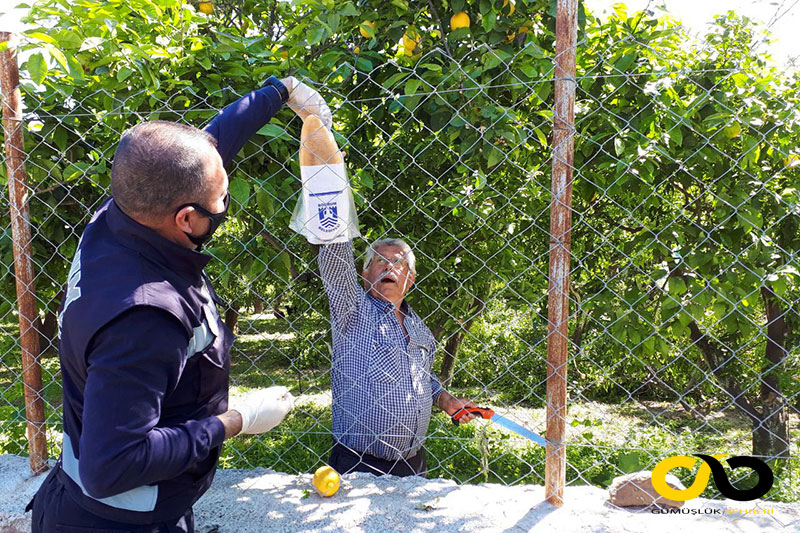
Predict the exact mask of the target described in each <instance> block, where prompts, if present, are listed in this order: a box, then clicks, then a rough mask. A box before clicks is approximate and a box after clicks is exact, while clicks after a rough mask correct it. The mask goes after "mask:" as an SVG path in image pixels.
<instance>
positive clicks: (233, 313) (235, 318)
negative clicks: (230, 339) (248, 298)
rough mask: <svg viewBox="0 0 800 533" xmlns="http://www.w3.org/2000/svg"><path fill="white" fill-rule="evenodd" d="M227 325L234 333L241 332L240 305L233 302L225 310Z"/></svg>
mask: <svg viewBox="0 0 800 533" xmlns="http://www.w3.org/2000/svg"><path fill="white" fill-rule="evenodd" d="M225 325H226V326H228V329H230V330H231V331H232V332H233V333H234V334H237V333H238V332H239V306H238V305H236V304H234V303H231V304H230V307H228V308H227V309H226V310H225Z"/></svg>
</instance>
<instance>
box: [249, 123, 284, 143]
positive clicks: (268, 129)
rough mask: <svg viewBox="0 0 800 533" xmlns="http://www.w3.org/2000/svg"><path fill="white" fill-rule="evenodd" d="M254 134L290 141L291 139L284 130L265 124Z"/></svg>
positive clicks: (275, 125)
mask: <svg viewBox="0 0 800 533" xmlns="http://www.w3.org/2000/svg"><path fill="white" fill-rule="evenodd" d="M256 133H257V134H258V135H263V136H264V137H270V138H274V139H286V140H291V137H289V134H288V133H286V130H285V129H284V128H282V127H281V126H278V125H277V124H266V125H264V126H263V127H262V128H261V129H260V130H258V131H257V132H256Z"/></svg>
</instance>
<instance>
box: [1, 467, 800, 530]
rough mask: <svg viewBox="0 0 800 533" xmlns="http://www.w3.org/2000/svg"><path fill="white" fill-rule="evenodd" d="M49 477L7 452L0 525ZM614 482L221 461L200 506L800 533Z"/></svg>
mask: <svg viewBox="0 0 800 533" xmlns="http://www.w3.org/2000/svg"><path fill="white" fill-rule="evenodd" d="M43 478H44V476H39V477H36V478H33V477H31V475H30V470H29V465H28V460H27V459H26V458H24V457H17V456H12V455H5V456H0V532H3V533H12V532H16V531H29V530H30V514H28V515H27V516H26V515H25V514H24V513H23V509H24V507H25V505H26V504H27V502H28V501H29V500H30V498H31V497H32V496H33V494H34V493H35V492H36V489H37V488H38V486H39V484H40V483H41V481H42V479H43ZM607 497H608V494H607V491H605V490H603V489H599V488H596V487H586V486H575V487H567V488H566V491H565V494H564V500H565V503H564V505H563V506H561V507H555V506H552V505H550V504H548V503H545V502H544V501H543V500H544V487H540V486H532V485H520V486H513V487H507V486H503V485H494V484H483V485H461V486H459V485H457V484H456V483H455V482H453V481H449V480H444V479H422V478H396V477H391V476H387V477H382V478H378V477H375V476H372V475H370V474H349V475H346V476H343V479H342V486H341V488H340V489H339V492H337V493H336V494H335V495H334V496H332V497H330V498H322V497H320V496H318V495H317V494H316V493H315V492H314V491H313V487H312V486H311V474H310V473H309V474H301V475H290V474H283V473H279V472H274V471H272V470H269V469H262V468H257V469H254V470H220V471H219V472H217V475H216V479H215V480H214V484H213V485H212V487H211V489H210V490H209V491H208V492H207V493H206V494H205V495H204V496H203V497H202V498H201V499H200V501H199V502H198V503H197V504H196V505H195V514H196V519H197V525H198V531H199V532H200V533H202V532H204V531H206V532H208V531H210V530H212V529H213V526H218V528H219V532H220V533H249V532H253V533H255V532H258V533H261V532H263V531H275V532H296V531H303V532H332V531H346V532H348V533H360V532H364V533H367V532H401V531H402V532H403V533H405V532H421V533H422V532H437V533H438V532H443V531H444V532H448V531H486V532H489V531H491V532H522V531H555V532H557V533H573V532H597V533H600V532H609V533H611V532H613V533H629V532H630V533H634V532H642V533H661V532H664V533H667V532H669V533H672V532H674V531H701V530H702V531H703V533H722V532H725V533H727V532H731V533H733V532H736V533H739V532H742V533H749V532H761V533H766V532H772V531H791V532H800V506H798V505H797V504H788V503H773V502H766V501H753V502H734V501H730V500H727V501H717V500H705V499H702V498H697V499H694V500H690V501H689V502H687V503H686V506H685V507H684V508H685V509H694V510H696V512H698V513H707V512H711V511H710V510H713V509H720V510H723V511H724V510H725V509H726V508H727V509H761V510H769V509H772V510H773V513H774V514H772V515H720V514H717V515H714V514H694V515H690V514H687V515H660V514H655V513H652V512H651V510H650V509H641V508H638V509H618V508H615V507H613V506H610V505H608V504H607V503H606V501H607Z"/></svg>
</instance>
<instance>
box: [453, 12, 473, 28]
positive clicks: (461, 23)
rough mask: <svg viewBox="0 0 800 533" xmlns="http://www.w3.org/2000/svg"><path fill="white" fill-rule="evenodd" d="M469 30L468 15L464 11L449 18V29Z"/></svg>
mask: <svg viewBox="0 0 800 533" xmlns="http://www.w3.org/2000/svg"><path fill="white" fill-rule="evenodd" d="M459 28H469V15H467V14H466V12H464V11H459V12H458V13H456V14H455V15H453V16H452V17H450V29H451V30H457V29H459Z"/></svg>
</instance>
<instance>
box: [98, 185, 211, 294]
mask: <svg viewBox="0 0 800 533" xmlns="http://www.w3.org/2000/svg"><path fill="white" fill-rule="evenodd" d="M107 206H108V212H107V214H106V220H107V221H108V227H109V229H110V230H111V233H112V234H114V236H115V237H117V239H119V241H120V242H121V243H122V244H123V245H124V246H127V247H129V248H132V249H134V250H136V251H137V252H139V253H141V254H142V255H144V256H145V257H147V258H148V259H151V260H152V261H155V262H156V263H159V264H161V265H163V266H165V267H167V268H169V269H171V270H174V271H176V272H178V273H180V274H183V275H184V276H186V277H187V278H189V279H190V280H192V281H193V282H199V281H200V280H201V278H202V274H203V269H204V268H205V266H206V265H207V264H208V262H209V261H211V256H210V255H208V254H204V253H201V252H197V251H195V250H190V249H189V248H186V247H184V246H181V245H180V244H178V243H175V242H172V241H171V240H169V239H166V238H164V237H162V236H161V235H159V234H158V233H156V232H155V230H153V229H151V228H148V227H147V226H144V225H142V224H140V223H138V222H136V221H135V220H133V219H132V218H131V217H129V216H128V215H126V214H125V213H123V212H122V210H121V209H120V208H119V206H118V205H117V204H116V202H114V200H113V199H111V200H108V201H107Z"/></svg>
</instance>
